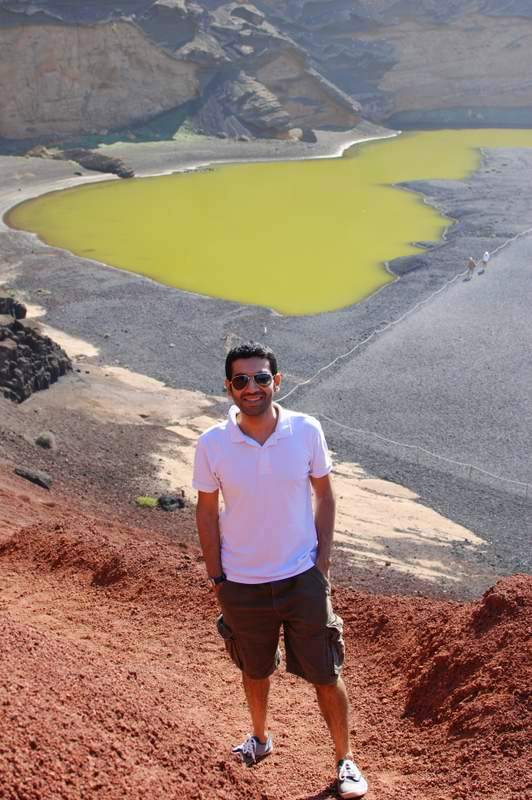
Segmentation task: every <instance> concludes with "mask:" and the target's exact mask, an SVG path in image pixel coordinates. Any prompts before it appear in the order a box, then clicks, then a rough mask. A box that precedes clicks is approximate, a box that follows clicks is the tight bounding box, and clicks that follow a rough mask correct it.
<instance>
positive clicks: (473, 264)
mask: <svg viewBox="0 0 532 800" xmlns="http://www.w3.org/2000/svg"><path fill="white" fill-rule="evenodd" d="M476 266H477V262H476V261H475V259H474V258H473V256H469V261H468V262H467V275H466V278H465V280H466V281H470V280H471V278H472V277H473V273H474V271H475V268H476Z"/></svg>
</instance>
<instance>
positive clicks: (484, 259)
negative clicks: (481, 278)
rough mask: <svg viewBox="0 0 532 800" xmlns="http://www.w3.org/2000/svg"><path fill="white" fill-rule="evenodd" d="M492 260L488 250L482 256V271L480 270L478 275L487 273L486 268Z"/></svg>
mask: <svg viewBox="0 0 532 800" xmlns="http://www.w3.org/2000/svg"><path fill="white" fill-rule="evenodd" d="M489 260H490V254H489V253H488V251H487V250H486V252H485V253H484V255H483V256H482V269H479V271H478V274H479V275H483V274H484V272H486V267H487V266H488V261H489Z"/></svg>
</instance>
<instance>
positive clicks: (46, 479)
mask: <svg viewBox="0 0 532 800" xmlns="http://www.w3.org/2000/svg"><path fill="white" fill-rule="evenodd" d="M15 475H19V477H21V478H24V479H25V480H27V481H31V483H35V484H37V486H42V488H43V489H50V487H51V486H52V483H53V480H52V478H51V477H50V475H48V473H47V472H43V471H42V470H40V469H27V468H26V467H16V468H15Z"/></svg>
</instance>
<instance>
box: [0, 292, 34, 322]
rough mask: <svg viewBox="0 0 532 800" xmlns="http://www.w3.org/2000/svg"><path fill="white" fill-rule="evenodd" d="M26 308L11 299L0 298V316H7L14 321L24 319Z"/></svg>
mask: <svg viewBox="0 0 532 800" xmlns="http://www.w3.org/2000/svg"><path fill="white" fill-rule="evenodd" d="M26 312H27V309H26V306H25V305H24V303H19V302H18V300H14V299H13V298H12V297H0V315H3V314H8V315H11V316H12V317H14V318H15V319H24V318H25V316H26Z"/></svg>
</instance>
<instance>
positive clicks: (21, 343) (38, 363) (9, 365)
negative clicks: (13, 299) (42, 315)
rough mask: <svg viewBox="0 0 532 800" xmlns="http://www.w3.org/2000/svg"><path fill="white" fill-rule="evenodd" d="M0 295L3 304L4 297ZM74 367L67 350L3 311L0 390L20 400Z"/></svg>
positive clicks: (0, 339) (13, 398)
mask: <svg viewBox="0 0 532 800" xmlns="http://www.w3.org/2000/svg"><path fill="white" fill-rule="evenodd" d="M6 299H10V298H0V308H2V307H4V305H5V300H6ZM71 369H72V363H71V361H70V359H69V357H68V356H67V354H66V353H65V351H64V350H63V349H62V348H61V347H59V345H57V344H56V343H55V342H53V341H52V340H51V339H50V338H49V337H48V336H42V335H41V334H40V333H39V332H38V331H37V330H35V329H34V328H33V327H31V325H29V324H26V323H23V322H20V320H17V319H15V318H14V317H13V316H12V315H11V314H10V313H9V314H0V392H2V393H3V395H4V397H7V398H8V400H13V401H14V402H16V403H21V402H22V401H23V400H27V398H28V397H29V396H30V395H31V394H32V393H33V392H36V391H39V390H40V389H47V388H48V387H49V386H50V384H51V383H54V382H55V381H56V380H57V379H58V378H59V377H60V376H61V375H64V374H65V373H66V372H68V371H69V370H71Z"/></svg>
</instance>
